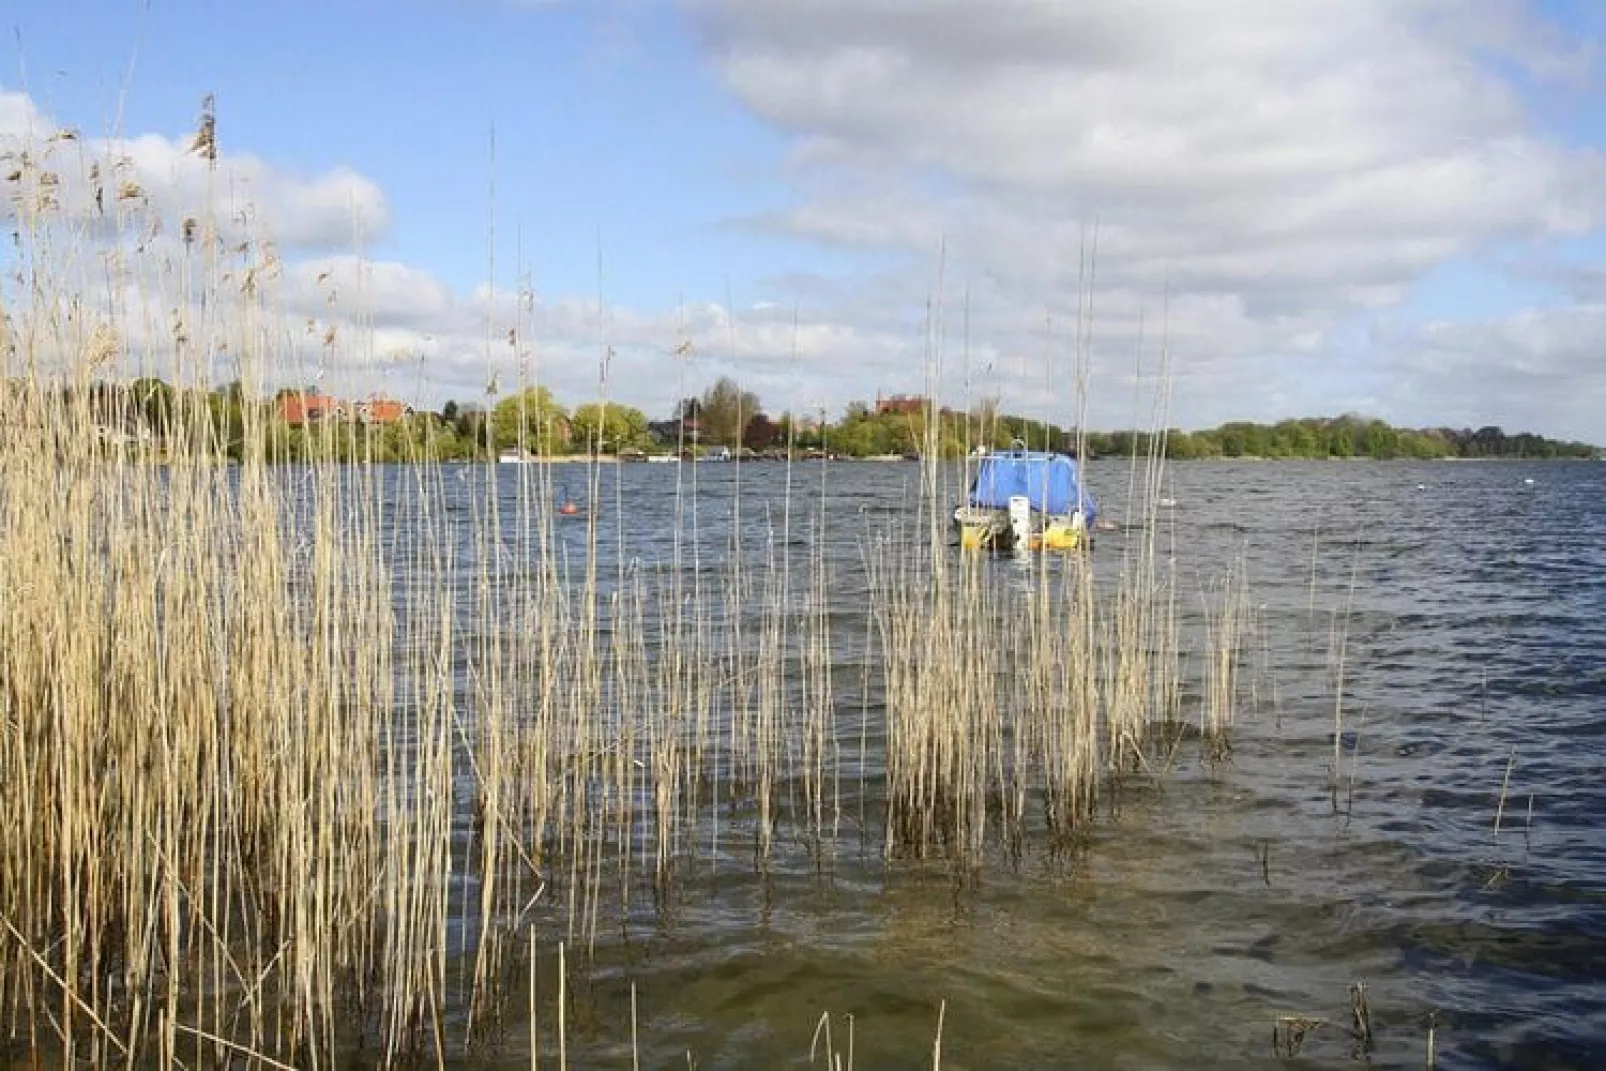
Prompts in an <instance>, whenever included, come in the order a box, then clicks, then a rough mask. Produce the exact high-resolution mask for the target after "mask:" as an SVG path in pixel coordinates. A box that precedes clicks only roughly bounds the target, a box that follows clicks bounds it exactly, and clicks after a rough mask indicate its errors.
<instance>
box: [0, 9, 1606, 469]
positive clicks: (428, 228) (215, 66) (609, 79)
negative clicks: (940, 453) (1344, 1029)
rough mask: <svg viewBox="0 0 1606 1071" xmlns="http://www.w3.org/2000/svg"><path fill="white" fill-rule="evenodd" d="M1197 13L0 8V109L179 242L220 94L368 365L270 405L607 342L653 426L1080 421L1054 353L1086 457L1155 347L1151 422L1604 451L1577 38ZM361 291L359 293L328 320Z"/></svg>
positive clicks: (544, 370)
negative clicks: (1310, 428)
mask: <svg viewBox="0 0 1606 1071" xmlns="http://www.w3.org/2000/svg"><path fill="white" fill-rule="evenodd" d="M1199 7H1200V5H1197V4H1190V3H1186V2H1185V0H1135V2H1134V3H1131V4H1128V5H1117V6H1116V8H1118V10H1117V9H1116V8H1112V7H1111V6H1109V5H1099V4H1076V3H1070V4H1067V3H1057V2H1051V0H993V2H988V0H942V2H939V3H934V4H915V3H911V2H909V0H816V2H815V3H812V4H797V3H790V2H784V0H685V2H682V3H676V2H671V0H613V2H609V0H593V2H583V0H572V2H564V0H545V2H532V0H524V2H519V0H433V2H431V0H399V2H392V3H379V2H377V0H376V2H365V3H328V4H310V3H281V4H272V5H267V4H258V5H250V4H220V3H199V2H183V3H180V2H174V0H150V2H149V3H148V4H146V3H143V2H123V0H98V2H94V3H90V2H87V0H64V2H59V3H43V2H39V3H33V2H24V3H20V4H14V5H13V6H12V8H11V10H10V11H9V14H10V15H11V18H10V19H9V20H8V21H9V22H10V25H9V26H8V27H7V28H10V29H14V30H15V33H14V35H8V37H9V38H10V42H11V51H12V53H13V55H12V56H11V57H10V60H11V62H9V63H6V64H3V65H0V92H4V93H8V94H10V97H11V100H12V102H13V105H16V103H17V102H18V101H24V102H26V105H27V109H26V114H28V115H32V116H35V117H39V122H40V124H42V125H44V126H51V127H54V126H57V125H60V126H70V127H74V128H77V129H79V130H81V131H82V132H83V133H84V135H85V136H86V137H91V138H95V139H97V142H96V143H97V144H102V145H107V146H116V145H121V144H124V143H120V142H111V141H105V142H101V141H99V140H98V139H106V138H111V137H112V136H113V135H120V136H121V137H123V138H126V139H139V138H142V137H144V136H148V135H154V136H156V137H153V138H150V139H148V141H147V142H146V143H142V144H144V148H143V149H142V151H141V152H140V153H137V154H136V155H137V156H138V161H139V166H140V167H141V168H143V169H145V173H146V177H147V178H148V179H149V181H148V183H147V185H149V186H151V187H152V188H153V189H155V190H158V191H159V193H158V194H157V196H156V197H155V201H156V205H155V207H153V209H152V211H156V210H158V209H160V210H165V211H168V212H170V213H172V214H178V213H182V212H184V211H186V210H187V208H186V206H185V205H184V204H183V203H182V202H183V197H184V196H186V192H185V191H190V193H193V192H194V191H195V190H197V189H200V188H201V187H200V186H198V185H197V184H196V183H194V182H187V181H185V180H183V174H187V172H186V171H185V168H186V167H188V166H189V165H188V164H187V163H185V162H184V161H183V160H182V159H180V157H181V156H182V150H183V149H184V147H185V144H186V142H185V139H186V138H187V137H188V132H189V131H191V130H192V129H193V126H194V122H195V118H196V115H197V113H198V111H199V107H200V101H201V98H202V97H203V96H204V95H205V94H207V93H214V94H215V95H216V99H217V108H218V126H219V136H220V143H221V147H222V150H223V153H224V158H223V162H222V165H221V172H220V173H223V174H227V175H230V176H234V175H236V174H240V175H248V181H247V182H245V183H243V184H241V183H236V184H234V185H233V186H232V187H231V188H234V189H244V188H247V187H249V188H250V189H251V190H253V191H258V192H256V193H253V194H252V196H253V197H256V196H260V197H261V199H262V201H263V202H264V204H263V205H262V207H263V217H264V218H265V219H267V220H268V221H269V225H270V227H272V228H274V229H276V230H278V231H279V232H280V233H281V235H284V236H290V237H292V238H294V241H290V242H288V243H287V245H286V248H285V249H284V251H283V255H284V259H285V269H286V270H285V280H284V293H283V296H282V298H281V299H280V300H281V302H282V306H283V311H284V315H285V316H286V318H287V322H299V319H300V318H303V317H304V318H307V319H312V318H315V317H322V318H325V319H328V320H329V321H330V322H331V323H332V322H334V321H337V320H338V321H340V322H341V323H342V324H343V326H344V329H345V333H344V334H342V336H341V337H342V339H343V341H342V344H341V345H342V347H344V346H347V345H350V346H352V347H353V349H351V350H350V351H346V350H344V349H339V350H337V348H333V347H326V348H325V350H324V351H322V352H320V353H317V354H314V355H312V356H310V357H309V356H308V355H307V354H306V353H299V351H298V353H299V355H298V356H297V357H296V359H295V360H294V361H292V360H290V359H289V357H288V356H287V357H286V359H285V361H284V367H283V368H280V369H278V370H275V371H272V372H270V373H269V376H268V378H269V379H275V378H279V379H283V378H295V377H297V376H304V375H306V374H307V372H308V369H307V367H306V364H307V362H308V361H312V362H313V363H318V364H319V365H320V368H319V371H320V372H327V373H329V374H330V375H331V376H332V378H331V380H330V382H334V383H338V384H340V385H341V389H347V390H352V391H366V390H376V389H384V390H389V391H392V392H393V393H402V394H409V395H411V396H413V400H415V401H417V402H419V403H421V404H438V403H439V402H440V401H442V400H444V399H445V398H446V397H472V396H475V395H476V394H477V393H480V392H482V390H483V385H484V383H485V382H486V381H487V379H488V378H489V377H490V375H491V374H492V373H493V372H497V373H499V374H501V375H504V376H511V377H515V378H516V377H517V376H518V375H521V374H530V369H531V368H532V367H534V368H535V369H536V371H535V373H534V374H537V375H539V376H540V377H541V379H542V380H543V381H544V382H548V383H550V384H551V385H552V386H553V387H554V389H555V390H557V392H558V393H559V395H560V397H561V398H563V399H564V400H566V401H568V402H569V403H570V404H574V403H576V402H578V401H581V400H584V395H585V394H586V393H587V392H595V390H596V380H597V372H598V363H597V362H598V355H599V353H600V344H599V342H598V338H599V331H605V333H606V335H607V337H608V340H609V342H610V343H612V344H613V345H614V346H615V349H616V356H615V358H614V363H613V364H612V365H611V366H610V367H611V368H612V371H613V377H612V380H611V382H610V383H609V384H608V386H607V390H608V392H609V393H610V394H611V395H612V396H614V397H616V398H617V399H619V400H622V401H626V402H630V403H633V404H638V405H641V406H642V407H644V408H646V409H648V410H649V411H650V412H655V413H656V412H660V411H663V410H665V409H667V407H668V406H669V405H671V404H672V402H673V398H674V396H675V394H676V393H677V392H678V391H680V390H684V389H688V388H690V389H698V388H700V387H701V386H703V385H706V383H707V382H709V381H711V380H712V379H713V378H714V377H715V376H717V375H719V374H725V373H729V374H734V375H736V376H737V377H738V378H739V379H742V380H743V381H744V382H745V383H747V384H749V385H751V386H753V387H755V388H756V389H757V390H758V392H759V393H760V395H761V397H763V398H764V400H765V402H766V404H767V406H768V407H770V408H772V409H776V410H780V409H785V408H814V407H816V406H818V405H827V406H829V407H830V408H833V409H834V408H837V407H840V406H841V405H842V404H843V403H845V402H846V401H848V400H850V399H852V398H856V397H866V396H873V395H874V394H875V393H876V392H877V391H886V392H888V393H891V392H919V391H921V390H923V389H924V388H925V386H926V384H927V382H928V379H933V378H934V379H935V381H936V382H938V383H939V386H940V389H941V390H943V392H944V394H945V396H946V397H947V398H948V399H950V400H952V401H954V402H961V401H964V400H966V399H964V398H962V397H960V395H961V394H963V393H964V392H965V389H966V388H965V384H966V383H967V382H968V383H969V391H970V392H971V393H972V394H980V393H997V394H999V395H1000V396H1001V397H1002V400H1003V404H1004V406H1005V408H1006V409H1017V410H1021V411H1026V412H1033V413H1038V414H1043V415H1052V416H1056V417H1065V416H1067V415H1071V414H1074V412H1075V410H1076V407H1077V401H1076V398H1075V389H1074V385H1073V383H1074V377H1075V366H1076V364H1077V361H1078V353H1079V352H1081V354H1082V357H1083V358H1084V359H1086V360H1088V361H1090V362H1091V369H1092V383H1093V387H1092V392H1091V397H1090V400H1089V405H1088V416H1089V420H1090V422H1091V423H1093V424H1095V425H1099V426H1105V427H1110V426H1117V425H1127V424H1131V423H1133V422H1135V420H1141V419H1144V417H1143V416H1140V415H1138V414H1135V413H1134V411H1133V405H1132V401H1131V399H1132V396H1133V383H1132V376H1133V374H1134V369H1140V368H1147V369H1153V368H1155V367H1156V366H1158V364H1159V362H1160V354H1159V344H1160V339H1161V338H1162V337H1163V338H1165V339H1166V340H1167V341H1168V344H1169V357H1168V367H1169V369H1170V374H1171V377H1172V403H1171V412H1170V419H1171V422H1172V423H1175V424H1179V425H1181V426H1186V427H1195V426H1204V425H1209V424H1214V423H1217V422H1220V421H1222V420H1228V419H1238V418H1248V419H1262V420H1274V419H1279V418H1281V417H1286V416H1291V415H1317V414H1331V413H1337V412H1340V411H1346V410H1354V411H1361V412H1366V413H1369V414H1372V415H1378V416H1382V417H1384V418H1385V419H1389V420H1392V421H1395V422H1398V423H1405V424H1453V425H1457V426H1461V425H1473V426H1476V425H1480V424H1484V423H1499V424H1503V425H1505V426H1507V427H1508V428H1510V429H1515V428H1518V427H1523V428H1531V429H1534V430H1539V431H1541V432H1545V433H1548V434H1554V435H1562V436H1568V437H1579V438H1586V439H1589V440H1591V441H1595V442H1606V417H1602V416H1601V415H1600V413H1601V412H1602V411H1603V410H1606V405H1602V404H1600V403H1601V402H1602V401H1606V373H1603V367H1606V366H1603V365H1602V362H1601V354H1600V350H1599V343H1598V340H1599V339H1601V338H1606V284H1603V282H1602V280H1606V272H1603V271H1602V270H1601V266H1602V265H1603V264H1606V239H1603V233H1602V232H1603V227H1606V158H1603V155H1602V143H1603V142H1606V118H1603V117H1606V107H1602V105H1603V103H1606V102H1603V100H1602V96H1601V81H1600V73H1601V72H1600V66H1599V42H1600V40H1601V35H1602V32H1603V30H1606V25H1603V23H1606V18H1603V15H1602V13H1601V11H1600V9H1599V8H1598V7H1597V6H1596V5H1594V4H1591V3H1585V2H1583V0H1546V2H1543V3H1539V2H1535V3H1525V2H1521V0H1397V2H1396V0H1355V2H1354V3H1353V4H1348V5H1346V6H1344V7H1343V8H1341V9H1335V8H1333V7H1332V6H1331V5H1326V4H1322V3H1319V2H1317V0H1288V2H1287V3H1285V4H1282V5H1277V6H1273V7H1268V6H1267V5H1265V4H1263V3H1257V2H1256V0H1221V2H1220V3H1218V4H1214V5H1210V11H1209V12H1207V13H1201V12H1200V11H1198V10H1197V9H1198V8H1199ZM125 85H126V93H125V92H124V87H125ZM120 104H121V119H120V122H119V120H118V117H117V116H118V109H119V105H120ZM12 113H13V114H22V113H20V112H19V111H18V107H15V106H14V107H13V108H12ZM0 114H3V112H0ZM21 125H23V126H27V125H28V124H26V123H23V124H21ZM37 125H38V124H36V128H34V129H31V130H13V131H9V132H8V131H6V130H5V129H4V127H3V126H0V139H4V138H5V137H7V136H9V137H11V138H12V139H13V140H18V139H23V138H25V137H38V136H40V134H41V130H40V129H38V128H37ZM493 131H494V141H495V149H494V154H493V152H492V148H491V144H492V133H493ZM108 151H109V150H108ZM175 161H176V162H175ZM231 168H232V169H234V170H231ZM493 186H494V197H493V195H492V189H493ZM342 198H344V201H342V200H341V199H342ZM331 199H333V200H331ZM309 204H312V205H322V206H323V209H322V210H321V212H314V211H310V210H309V209H308V208H307V206H308V205H309ZM286 213H293V214H294V218H293V219H291V218H288V217H287V216H286ZM493 216H494V224H493ZM359 219H360V220H361V221H362V223H361V225H358V223H357V221H358V220H359ZM1095 227H1096V228H1097V256H1096V259H1095V262H1094V263H1095V268H1096V275H1095V276H1094V279H1093V283H1092V288H1091V292H1092V302H1093V304H1092V307H1093V310H1094V313H1093V317H1092V320H1091V326H1090V329H1089V332H1088V334H1087V335H1086V337H1087V338H1088V339H1090V340H1091V342H1090V344H1089V345H1086V346H1082V347H1079V346H1078V344H1077V341H1076V340H1077V333H1076V331H1075V330H1074V325H1075V323H1076V321H1077V317H1078V312H1077V310H1078V308H1079V307H1082V306H1084V302H1083V297H1082V296H1083V294H1084V292H1085V291H1086V290H1087V288H1088V285H1089V284H1088V279H1087V275H1086V273H1085V272H1084V271H1083V270H1082V269H1081V268H1080V265H1081V264H1082V263H1083V252H1084V250H1086V249H1087V248H1088V247H1089V245H1090V243H1091V241H1092V236H1093V234H1094V228H1095ZM493 228H494V230H493ZM359 232H360V233H361V240H360V241H359V240H358V239H357V237H356V236H357V234H358V233H359ZM493 235H494V238H493ZM493 254H494V261H495V268H494V274H489V276H488V271H489V265H490V262H491V259H492V257H493ZM353 257H360V258H362V260H361V261H360V262H359V261H358V260H354V259H352V258H353ZM599 259H600V262H601V269H600V276H599ZM369 262H371V264H372V265H375V266H377V267H369V266H367V265H368V264H369ZM488 277H489V279H490V280H491V281H492V282H493V283H494V285H495V287H496V288H497V290H499V291H502V292H504V293H505V292H509V291H512V290H515V289H517V288H518V287H519V286H520V280H521V279H522V278H525V277H527V278H528V279H529V280H530V282H531V284H532V285H533V289H534V293H535V301H534V305H533V308H534V309H535V310H536V311H535V312H534V313H532V314H531V316H530V320H531V322H530V323H529V324H527V325H526V326H525V328H524V329H523V330H524V333H525V335H527V336H528V338H529V340H530V341H529V343H528V345H529V348H530V351H531V353H532V354H535V355H536V356H533V357H532V356H529V355H525V356H519V357H515V356H514V355H513V354H512V352H511V351H509V350H507V349H505V348H500V347H497V346H488V345H486V343H485V338H486V337H487V335H490V336H493V337H496V338H500V337H501V335H502V334H503V333H504V332H505V328H506V326H508V325H510V324H511V323H512V322H513V318H514V316H515V313H514V311H513V310H512V309H511V308H510V307H509V306H508V304H507V302H506V301H503V302H498V301H496V300H495V299H491V298H488V297H487V296H486V295H485V294H484V293H483V287H484V285H485V284H486V282H487V279H488ZM348 278H349V279H352V280H356V279H358V278H361V279H362V280H363V282H362V283H361V290H362V293H363V294H364V295H366V296H365V298H364V300H366V301H370V302H371V306H372V307H371V308H368V309H363V308H361V307H360V305H361V302H359V301H357V300H356V299H354V298H353V297H352V296H351V294H352V293H353V292H354V289H353V287H352V286H348V287H346V288H345V289H344V290H342V292H341V296H340V297H339V299H338V301H332V300H327V299H325V300H320V297H324V298H326V297H327V295H323V293H322V291H321V290H320V287H323V288H325V289H327V288H332V287H333V284H334V282H338V281H340V280H342V279H348ZM320 279H323V280H332V282H324V283H319V282H317V280H320ZM599 293H600V296H601V299H602V303H603V307H604V308H605V309H606V312H607V316H606V326H605V327H599V318H598V311H597V304H596V303H597V299H598V296H599ZM932 302H936V305H937V306H938V307H939V308H940V310H941V315H940V317H939V319H940V322H941V324H942V325H943V328H944V333H943V334H942V335H941V337H940V338H939V339H938V341H937V342H935V343H933V342H932V341H931V333H930V332H928V331H927V329H926V317H927V309H928V307H929V306H930V305H931V303H932ZM962 306H963V310H962ZM964 310H968V311H964ZM967 319H968V323H969V325H970V327H969V333H968V335H967V336H965V337H961V332H960V327H959V325H960V324H961V323H963V322H966V320H967ZM1045 322H1047V323H1048V324H1050V325H1057V326H1051V327H1050V328H1049V329H1048V331H1047V332H1046V333H1045V327H1044V325H1045ZM363 332H369V333H370V335H369V336H368V338H367V341H365V342H359V341H358V336H359V335H361V334H362V333H363ZM683 337H685V338H690V339H691V340H692V341H693V343H694V346H695V356H694V357H693V358H692V359H691V360H690V361H689V362H688V361H677V360H675V359H673V358H670V357H669V356H668V352H669V351H670V350H672V349H673V348H674V347H675V346H676V345H677V343H678V341H679V340H680V339H681V338H683ZM375 352H381V353H395V354H402V353H408V354H413V355H414V356H415V357H416V361H415V363H414V364H411V365H407V366H406V368H405V371H398V370H397V369H398V368H400V367H401V366H402V365H404V364H405V362H404V361H403V360H402V358H401V357H399V356H398V357H397V358H396V359H395V361H394V362H391V363H390V364H387V363H386V362H385V361H377V362H376V360H375V359H373V357H372V354H373V353H375ZM364 353H366V354H368V356H367V357H364V356H363V354H364ZM966 355H968V363H969V368H968V372H967V369H965V368H964V367H963V366H964V365H965V364H966V359H967V357H966ZM532 362H533V364H532ZM323 365H328V366H330V367H327V368H325V367H322V366H323ZM1142 412H1143V414H1146V412H1147V406H1146V405H1145V406H1144V407H1143V408H1142Z"/></svg>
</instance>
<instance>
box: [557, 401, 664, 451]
mask: <svg viewBox="0 0 1606 1071" xmlns="http://www.w3.org/2000/svg"><path fill="white" fill-rule="evenodd" d="M570 426H571V434H572V436H573V442H574V445H575V446H576V447H577V448H579V449H581V450H585V451H587V452H594V453H604V454H606V453H617V452H618V451H620V450H623V449H625V448H626V447H632V446H634V447H640V446H642V445H644V444H645V443H646V442H647V439H648V435H647V414H646V413H643V412H642V411H641V410H640V409H634V408H632V407H630V406H628V405H617V404H614V403H612V402H609V403H607V404H605V405H604V404H600V403H598V402H587V403H586V404H585V405H582V406H580V407H579V408H578V409H576V410H575V411H574V418H573V419H572V420H571V421H570Z"/></svg>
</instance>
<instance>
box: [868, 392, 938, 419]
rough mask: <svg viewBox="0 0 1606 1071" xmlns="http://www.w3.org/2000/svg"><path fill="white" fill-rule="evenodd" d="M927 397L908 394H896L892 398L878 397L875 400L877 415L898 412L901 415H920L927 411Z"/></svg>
mask: <svg viewBox="0 0 1606 1071" xmlns="http://www.w3.org/2000/svg"><path fill="white" fill-rule="evenodd" d="M926 405H927V402H926V399H925V398H920V397H915V396H912V395H908V394H894V395H893V396H892V397H890V398H881V397H877V398H876V400H875V411H876V415H877V416H879V415H881V414H883V413H896V414H897V415H899V416H919V415H920V414H921V413H924V412H925V411H926Z"/></svg>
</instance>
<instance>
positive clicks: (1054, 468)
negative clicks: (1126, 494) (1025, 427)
mask: <svg viewBox="0 0 1606 1071" xmlns="http://www.w3.org/2000/svg"><path fill="white" fill-rule="evenodd" d="M1014 495H1025V496H1026V497H1027V498H1028V499H1030V500H1031V503H1032V509H1034V510H1039V511H1041V512H1043V513H1049V514H1067V513H1074V512H1076V509H1077V506H1078V504H1080V506H1081V509H1082V514H1083V516H1084V517H1085V518H1086V519H1087V526H1088V528H1090V529H1091V528H1092V527H1093V522H1094V521H1095V520H1096V519H1097V517H1098V510H1097V508H1096V507H1095V506H1094V505H1093V496H1092V495H1091V494H1090V493H1088V491H1087V489H1086V488H1085V487H1082V486H1081V471H1080V470H1079V469H1078V468H1077V465H1076V460H1075V459H1074V458H1071V457H1068V456H1066V455H1065V454H1053V453H1045V452H1043V451H1041V450H1001V451H999V452H998V453H996V454H989V455H988V456H986V457H984V458H982V462H981V468H980V469H979V470H978V471H977V473H976V482H975V485H974V486H972V487H971V489H970V504H971V505H972V506H980V507H982V508H984V509H1008V508H1009V500H1010V498H1011V497H1012V496H1014Z"/></svg>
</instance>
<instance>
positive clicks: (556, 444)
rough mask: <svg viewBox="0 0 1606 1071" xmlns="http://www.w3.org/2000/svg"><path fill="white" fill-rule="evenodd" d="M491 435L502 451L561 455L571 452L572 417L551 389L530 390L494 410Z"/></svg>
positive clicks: (532, 388)
mask: <svg viewBox="0 0 1606 1071" xmlns="http://www.w3.org/2000/svg"><path fill="white" fill-rule="evenodd" d="M491 434H492V442H493V444H494V445H495V447H496V448H497V449H499V450H509V449H514V448H521V449H524V450H529V451H531V452H532V453H537V454H561V453H563V452H565V451H567V450H568V449H569V442H570V426H569V414H568V413H567V412H566V411H565V410H564V408H563V406H561V405H559V404H558V402H557V399H555V398H553V397H552V391H551V390H549V389H548V388H546V387H527V388H525V389H524V390H522V391H519V392H518V393H517V394H514V395H510V396H509V397H507V398H504V399H502V400H501V401H500V402H498V403H497V404H496V408H495V409H493V410H491Z"/></svg>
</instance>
